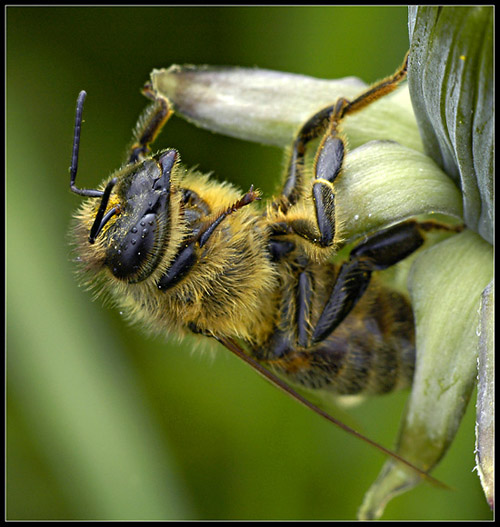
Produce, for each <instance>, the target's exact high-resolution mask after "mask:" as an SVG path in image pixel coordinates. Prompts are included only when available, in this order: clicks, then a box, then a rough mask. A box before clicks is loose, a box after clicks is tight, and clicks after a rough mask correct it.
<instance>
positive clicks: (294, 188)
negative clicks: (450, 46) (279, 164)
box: [275, 54, 408, 247]
mask: <svg viewBox="0 0 500 527" xmlns="http://www.w3.org/2000/svg"><path fill="white" fill-rule="evenodd" d="M407 64H408V54H407V55H406V57H405V60H404V61H403V64H402V65H401V66H400V68H399V69H398V70H397V71H396V72H395V73H394V74H393V75H392V76H390V77H388V78H386V79H383V80H382V81H379V82H377V83H376V84H374V85H373V86H372V87H370V88H368V89H367V90H365V91H364V92H363V93H362V94H361V95H359V96H358V97H356V98H355V99H354V100H352V101H349V100H347V99H344V98H340V99H339V100H338V101H337V102H336V103H335V104H334V105H332V106H329V107H327V108H323V109H322V110H321V111H319V112H318V113H317V114H315V115H313V116H312V117H311V118H310V119H309V120H308V121H307V122H306V123H305V124H304V126H302V128H301V129H300V130H299V132H298V134H297V136H296V138H295V141H294V143H293V145H292V152H291V156H290V161H289V163H288V168H287V177H286V180H285V184H284V187H283V191H282V195H281V197H280V199H279V200H278V201H276V202H275V207H276V208H280V209H281V210H282V211H283V212H285V213H286V211H287V209H288V207H289V206H290V205H293V204H295V203H296V202H297V201H299V199H300V198H301V197H303V196H304V194H305V192H306V191H307V189H306V186H305V183H304V181H303V179H304V178H303V174H304V170H303V166H304V157H305V152H306V145H307V143H308V142H309V141H311V140H312V139H315V138H317V137H320V136H321V135H323V137H322V140H321V142H320V145H319V147H318V149H317V151H316V156H315V160H314V174H315V180H314V182H313V189H312V195H313V200H314V205H315V210H316V223H317V226H318V229H319V234H320V235H319V237H318V236H314V228H311V226H310V225H305V224H302V225H297V228H296V229H295V231H296V233H297V234H299V235H300V236H302V237H304V238H306V239H309V240H310V241H312V242H313V243H315V244H317V245H319V246H321V247H329V246H331V245H332V243H333V241H334V238H335V193H334V190H333V183H334V181H335V179H336V178H337V176H338V175H339V174H340V173H341V171H342V163H343V160H344V155H345V150H346V148H345V141H344V139H343V138H342V136H341V135H340V132H339V128H340V125H341V123H342V120H343V119H344V117H345V116H347V115H349V114H353V113H355V112H357V111H359V110H361V109H363V108H364V107H366V106H368V105H369V104H371V103H372V102H374V101H376V100H378V99H380V98H381V97H384V96H385V95H387V94H388V93H390V92H391V91H393V90H394V89H396V87H397V86H398V85H399V83H400V82H401V81H402V80H403V79H404V78H405V77H406V72H407Z"/></svg>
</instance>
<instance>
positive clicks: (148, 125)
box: [127, 88, 173, 164]
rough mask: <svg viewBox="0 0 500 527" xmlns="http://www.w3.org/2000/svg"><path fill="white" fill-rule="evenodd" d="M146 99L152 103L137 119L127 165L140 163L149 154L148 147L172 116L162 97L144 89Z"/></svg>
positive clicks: (168, 104)
mask: <svg viewBox="0 0 500 527" xmlns="http://www.w3.org/2000/svg"><path fill="white" fill-rule="evenodd" d="M143 93H144V95H146V97H148V98H150V99H153V103H152V104H151V105H150V106H149V107H148V108H146V110H145V111H144V113H143V114H142V115H141V117H139V120H138V121H137V125H136V128H135V131H134V139H133V143H132V146H131V147H130V149H129V154H128V161H127V162H128V163H129V164H130V163H136V162H137V161H142V160H143V159H144V158H145V157H147V155H148V154H149V152H150V148H149V145H150V144H151V143H152V142H153V141H154V140H155V139H156V137H157V136H158V134H159V133H160V131H161V129H162V128H163V126H164V125H165V123H166V122H167V121H168V120H169V119H170V117H171V116H172V114H173V110H172V105H171V103H170V101H169V100H168V99H167V98H166V97H164V96H163V95H159V94H157V93H156V92H153V91H152V90H151V89H148V88H146V89H145V90H143Z"/></svg>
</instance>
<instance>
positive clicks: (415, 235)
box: [312, 220, 436, 343]
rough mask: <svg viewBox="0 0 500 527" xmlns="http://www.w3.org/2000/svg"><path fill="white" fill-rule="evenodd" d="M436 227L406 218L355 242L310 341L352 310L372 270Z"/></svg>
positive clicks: (418, 243)
mask: <svg viewBox="0 0 500 527" xmlns="http://www.w3.org/2000/svg"><path fill="white" fill-rule="evenodd" d="M432 228H436V226H435V224H433V223H432V222H423V223H419V222H418V221H415V220H408V221H405V222H402V223H398V224H396V225H394V226H391V227H388V228H387V229H384V230H382V231H379V232H377V233H375V234H372V235H371V236H369V237H368V238H366V239H365V240H364V241H363V242H362V243H360V244H359V245H357V246H356V247H355V248H354V249H353V250H352V251H351V254H350V258H349V260H348V261H347V262H345V263H344V264H342V266H341V268H340V271H339V274H338V276H337V280H336V282H335V285H334V287H333V290H332V293H331V294H330V298H329V300H328V301H327V303H326V305H325V307H324V308H323V311H322V313H321V315H320V317H319V319H318V321H317V323H316V326H315V328H314V331H313V334H312V340H313V342H315V343H316V342H320V341H322V340H324V339H325V338H326V337H328V335H330V334H331V333H332V332H333V330H334V329H335V328H336V327H337V326H338V325H339V324H340V323H341V322H342V321H343V320H344V319H345V317H346V316H347V315H348V314H349V313H350V312H351V311H352V309H353V308H354V306H355V305H356V304H357V302H358V300H359V299H360V298H361V297H362V296H363V293H364V292H365V291H366V289H367V287H368V285H369V283H370V278H371V274H372V272H373V271H380V270H383V269H387V268H388V267H390V266H391V265H394V264H396V263H398V262H400V261H401V260H403V259H405V258H406V257H407V256H409V255H410V254H411V253H413V252H414V251H416V250H417V249H418V248H419V247H420V246H421V245H422V244H423V243H424V235H423V232H424V231H427V230H430V229H432Z"/></svg>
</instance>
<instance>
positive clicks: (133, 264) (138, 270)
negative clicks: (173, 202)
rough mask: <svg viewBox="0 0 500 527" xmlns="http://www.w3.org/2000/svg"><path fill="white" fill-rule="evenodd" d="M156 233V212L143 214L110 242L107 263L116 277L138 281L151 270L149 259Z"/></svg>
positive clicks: (145, 276)
mask: <svg viewBox="0 0 500 527" xmlns="http://www.w3.org/2000/svg"><path fill="white" fill-rule="evenodd" d="M156 235H157V218H156V214H154V213H148V214H145V215H144V216H143V217H142V218H141V219H140V220H139V221H138V222H137V223H135V224H134V225H132V227H131V228H130V229H129V230H128V231H126V232H125V234H124V235H123V236H122V237H121V238H119V237H117V239H115V241H114V243H111V246H110V248H109V249H108V258H107V265H108V267H109V268H110V270H111V272H112V273H113V275H114V276H115V277H116V278H120V279H123V280H127V281H129V282H140V281H141V280H144V279H145V278H147V277H148V276H149V274H150V273H151V272H152V269H150V266H148V265H147V263H148V261H149V260H150V259H151V256H152V253H153V250H154V247H155V240H156V237H157V236H156Z"/></svg>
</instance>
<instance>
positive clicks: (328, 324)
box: [70, 59, 441, 484]
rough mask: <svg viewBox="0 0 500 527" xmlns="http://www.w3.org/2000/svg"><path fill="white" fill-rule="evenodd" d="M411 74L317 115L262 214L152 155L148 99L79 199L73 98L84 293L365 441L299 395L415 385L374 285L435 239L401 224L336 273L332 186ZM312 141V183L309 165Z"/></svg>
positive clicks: (399, 312)
mask: <svg viewBox="0 0 500 527" xmlns="http://www.w3.org/2000/svg"><path fill="white" fill-rule="evenodd" d="M406 69H407V59H405V61H404V63H403V65H402V66H401V67H400V68H399V69H398V70H397V71H396V73H394V75H392V76H390V77H388V78H386V79H384V80H383V81H381V82H378V83H376V84H375V85H374V86H372V87H371V88H369V89H368V90H366V91H364V92H363V93H362V94H361V95H359V96H358V97H357V98H355V99H353V100H351V101H349V100H347V99H344V98H341V99H339V100H338V101H336V102H335V103H334V104H333V105H331V106H328V107H326V108H322V109H321V110H320V111H318V112H317V113H316V114H314V115H313V116H312V117H311V118H310V119H309V120H308V121H307V122H306V123H305V124H304V125H303V126H302V127H301V129H300V130H299V131H298V133H297V134H296V136H295V139H294V141H293V143H292V147H291V153H290V155H289V157H288V163H287V167H286V171H285V175H284V181H283V183H282V186H281V190H280V192H279V194H278V195H277V196H276V197H275V198H274V199H272V200H270V201H269V202H268V203H267V204H266V206H264V207H262V206H260V207H259V206H257V204H256V201H258V200H259V199H260V195H259V193H258V192H257V191H256V190H254V188H253V186H251V187H250V189H249V190H248V192H246V193H241V192H239V191H238V190H237V189H235V188H234V187H233V186H231V185H229V184H227V183H219V182H216V181H215V180H213V179H210V178H209V177H208V176H207V175H203V174H201V173H199V172H197V171H195V170H186V169H185V168H184V167H183V166H182V165H181V164H180V157H179V153H178V152H177V151H176V150H175V149H173V148H169V149H166V150H163V151H160V152H158V153H155V154H151V153H150V146H149V145H150V144H151V143H152V142H153V141H154V139H155V138H156V136H157V135H158V133H159V132H160V130H161V129H162V127H163V126H164V124H165V123H166V122H167V120H168V119H169V118H170V116H171V115H172V105H171V103H170V102H169V101H168V99H167V98H166V97H165V96H163V95H161V94H159V93H156V92H155V91H153V89H152V88H151V86H148V85H146V88H145V90H144V93H145V95H146V96H148V97H149V98H151V99H152V104H151V106H150V107H149V108H148V109H147V111H146V112H145V113H144V114H143V116H142V117H141V118H140V119H139V122H138V125H137V128H136V131H135V136H134V140H133V144H132V146H131V147H130V149H129V154H128V157H127V160H126V162H125V164H124V165H123V166H122V167H121V168H120V169H119V170H117V171H116V172H115V173H114V174H113V175H112V176H110V177H109V178H108V179H106V180H105V181H104V182H103V183H102V185H101V186H100V188H98V189H95V190H87V189H80V188H78V187H76V185H75V179H76V173H77V165H78V153H79V146H80V130H81V123H82V112H83V103H84V99H85V96H86V94H85V92H84V91H82V92H81V93H80V95H79V97H78V101H77V111H76V119H75V134H74V142H73V155H72V161H71V168H70V172H71V181H70V187H71V190H72V191H73V192H75V193H77V194H79V195H82V196H84V197H87V198H88V199H86V200H85V201H84V203H83V204H82V206H81V207H80V209H79V211H78V212H77V214H76V216H75V218H76V221H75V225H74V228H73V231H72V240H73V242H74V245H75V247H76V251H77V253H78V259H79V262H80V272H81V274H82V276H83V281H84V282H86V283H87V284H89V285H90V286H92V287H95V288H96V289H97V290H98V291H102V292H105V293H106V294H107V295H109V296H110V297H111V298H112V300H113V301H114V302H115V303H116V304H117V305H118V306H119V307H120V310H121V311H122V312H125V313H126V314H128V316H129V317H130V318H132V319H134V320H135V321H137V322H139V323H140V324H142V325H145V326H147V327H149V328H151V329H153V330H154V331H156V332H159V333H163V334H168V333H174V334H178V335H181V336H182V335H185V334H187V333H189V332H193V333H196V334H200V335H205V336H207V337H211V338H213V339H216V340H217V341H219V342H220V343H222V344H223V345H224V346H225V347H226V348H228V349H229V350H230V351H232V352H233V353H235V354H237V355H238V356H239V357H240V358H242V359H243V360H245V361H246V362H247V363H249V364H250V365H251V366H252V367H253V368H254V369H256V370H257V371H259V372H260V373H261V374H262V375H264V376H265V377H266V378H268V379H269V380H271V382H273V383H274V384H275V385H277V386H279V387H280V388H282V389H283V390H285V391H286V392H287V393H289V394H290V395H292V396H293V397H295V398H296V399H297V400H299V401H300V402H302V403H303V404H306V405H307V406H308V407H309V408H311V409H313V410H314V411H315V412H317V413H318V414H320V415H322V416H323V417H325V418H326V419H328V420H330V421H331V422H333V423H335V424H337V425H338V426H341V427H342V428H344V429H345V430H348V431H349V432H351V433H353V434H355V435H357V436H358V437H363V436H361V434H359V433H358V432H356V431H354V430H352V429H350V428H349V427H347V426H346V425H344V424H342V423H340V422H338V421H337V420H336V419H334V418H333V417H331V416H329V415H328V414H326V413H325V412H324V411H323V410H321V409H319V408H318V407H317V406H315V405H314V404H312V403H311V402H309V401H308V400H307V399H305V398H304V397H303V396H302V395H300V394H299V393H298V392H297V391H296V390H295V389H294V386H299V387H304V388H307V389H313V390H326V391H329V392H332V393H336V394H359V393H370V394H378V393H386V392H389V391H391V390H394V389H397V388H401V387H404V386H408V385H409V384H410V383H411V380H412V376H413V370H414V361H415V339H414V325H413V313H412V309H411V306H410V304H409V301H408V299H407V298H406V297H405V296H404V295H403V294H402V293H400V292H397V291H395V290H392V289H390V288H388V287H386V286H383V285H381V284H380V283H379V282H378V280H377V276H376V272H377V271H382V270H384V269H387V268H388V267H390V266H392V265H394V264H396V263H398V262H400V261H401V260H403V259H405V258H406V257H407V256H409V255H410V254H412V253H413V252H414V251H416V250H417V249H418V248H419V247H420V246H421V245H422V243H423V242H424V234H425V232H426V231H429V230H432V229H434V228H441V225H440V224H437V223H435V222H433V221H417V220H413V219H412V220H406V221H404V222H400V223H397V224H395V225H392V226H389V227H387V228H385V229H383V230H381V231H378V232H375V233H372V234H370V235H368V236H366V237H365V238H364V240H363V241H362V242H361V243H359V244H358V245H356V246H355V247H354V248H353V249H352V250H351V252H350V255H349V258H348V260H347V261H345V262H343V263H341V264H336V263H332V261H331V260H332V257H333V256H334V255H335V253H336V251H337V249H338V246H339V239H340V238H339V234H338V232H337V231H338V228H337V227H338V225H337V224H338V221H337V218H336V208H335V204H336V197H335V181H336V179H337V178H338V177H341V175H342V167H343V161H344V157H345V153H346V144H345V139H344V137H343V136H342V133H341V126H342V121H343V119H344V118H345V117H346V116H348V115H350V114H352V113H354V112H357V111H360V110H362V109H363V108H364V107H366V106H367V105H369V104H371V103H372V102H373V101H376V100H378V99H380V98H381V97H383V96H385V95H386V94H388V93H390V92H391V91H393V90H394V89H395V88H396V87H397V86H398V85H399V83H400V82H401V81H403V80H404V78H405V77H406ZM316 138H320V139H321V140H320V143H319V147H318V148H317V150H316V155H315V158H314V164H313V177H312V180H311V178H310V177H308V176H307V174H308V173H309V172H307V171H306V170H305V168H304V162H305V154H306V149H307V145H308V143H310V142H311V141H312V140H313V139H316ZM374 273H375V275H374ZM364 440H365V441H368V442H369V443H371V444H375V443H374V442H373V441H371V440H369V439H367V438H364ZM375 446H377V448H379V449H381V450H382V451H383V452H385V453H386V454H388V455H390V456H392V457H393V458H395V459H397V460H398V461H400V462H401V463H405V464H406V465H408V466H410V467H411V468H412V469H413V470H415V471H417V472H418V473H419V474H420V475H421V476H422V477H424V478H425V479H427V480H431V481H433V482H435V483H438V484H440V483H439V482H437V481H436V480H435V479H434V478H432V477H431V476H429V475H428V474H427V473H426V472H425V471H423V470H421V469H419V468H418V467H415V466H414V465H412V464H411V463H409V462H408V461H406V460H404V459H402V458H401V457H400V456H398V455H397V454H395V453H393V452H391V451H389V450H387V449H385V448H384V447H381V446H379V445H376V444H375Z"/></svg>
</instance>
